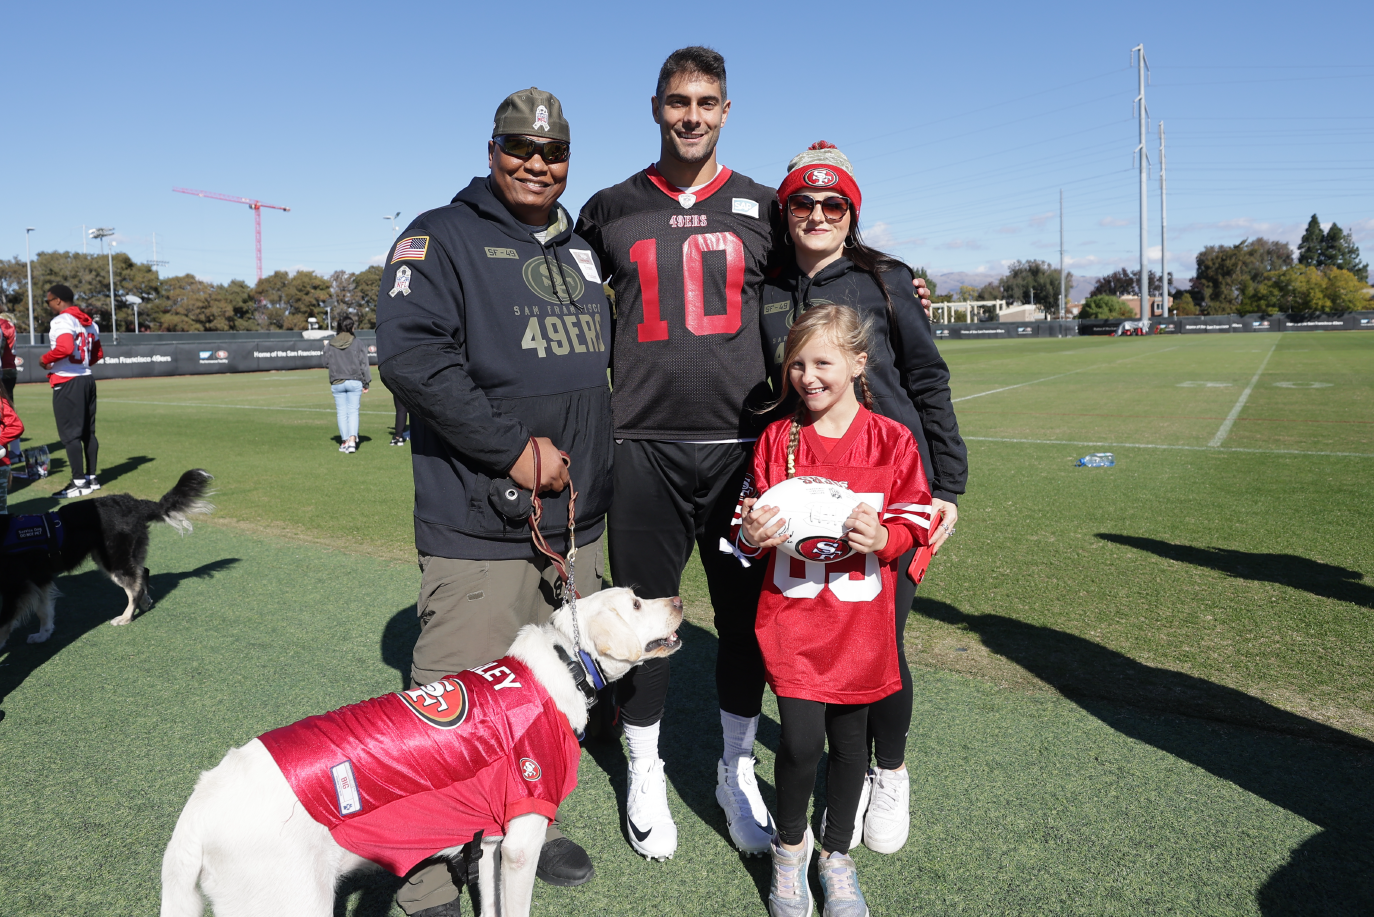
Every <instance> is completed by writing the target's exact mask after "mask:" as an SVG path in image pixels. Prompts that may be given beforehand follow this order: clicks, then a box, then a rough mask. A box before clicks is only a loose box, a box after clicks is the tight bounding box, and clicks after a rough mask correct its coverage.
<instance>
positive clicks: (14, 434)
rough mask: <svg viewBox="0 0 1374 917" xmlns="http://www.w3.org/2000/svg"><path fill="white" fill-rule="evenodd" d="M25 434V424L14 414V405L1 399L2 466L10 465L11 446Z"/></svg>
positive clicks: (0, 454) (0, 435)
mask: <svg viewBox="0 0 1374 917" xmlns="http://www.w3.org/2000/svg"><path fill="white" fill-rule="evenodd" d="M23 432H24V422H23V421H22V420H20V419H19V415H18V414H16V413H15V412H14V405H12V404H10V403H9V401H7V400H6V399H4V398H0V450H2V451H0V465H8V464H9V463H10V450H9V448H8V447H9V444H10V443H12V442H14V441H15V440H16V439H18V438H19V437H20V436H21V435H22V434H23Z"/></svg>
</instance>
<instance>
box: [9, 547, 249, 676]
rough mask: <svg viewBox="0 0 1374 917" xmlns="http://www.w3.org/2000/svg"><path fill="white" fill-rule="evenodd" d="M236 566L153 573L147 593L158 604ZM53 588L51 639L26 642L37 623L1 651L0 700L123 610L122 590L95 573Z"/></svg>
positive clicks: (228, 561) (226, 563)
mask: <svg viewBox="0 0 1374 917" xmlns="http://www.w3.org/2000/svg"><path fill="white" fill-rule="evenodd" d="M238 562H239V558H237V557H226V558H222V559H220V560H215V561H211V562H210V563H208V564H201V565H200V566H199V567H197V568H196V569H194V570H187V571H185V572H182V573H156V574H153V575H152V576H150V577H149V578H148V589H149V591H150V592H151V593H152V595H153V599H154V601H155V602H161V601H162V600H163V599H165V598H167V596H169V595H171V594H172V593H173V592H175V591H176V588H177V586H179V585H181V583H182V582H184V581H185V580H188V579H210V578H211V577H213V576H214V575H215V574H216V573H219V572H220V571H221V570H227V569H228V568H229V567H232V566H233V565H234V564H236V563H238ZM57 587H58V589H60V590H61V592H62V594H61V595H60V596H59V597H58V599H57V613H56V627H55V628H54V630H53V634H52V636H51V637H49V638H48V639H47V640H46V641H45V642H43V643H29V642H27V641H28V635H29V634H31V633H33V632H35V631H37V630H38V622H37V621H30V622H29V623H28V624H25V625H23V626H22V627H16V628H15V629H14V631H13V632H12V633H11V634H10V639H9V642H8V643H6V644H5V649H4V650H3V652H4V653H5V654H6V655H5V661H4V663H3V664H0V701H3V700H4V699H5V698H6V697H8V696H9V694H10V692H11V691H13V690H14V689H15V688H17V687H19V686H20V685H21V684H23V683H24V680H25V679H27V678H28V677H29V676H30V675H31V674H33V673H34V672H36V671H37V670H38V669H39V668H40V667H42V666H43V664H44V663H46V662H47V661H48V660H49V659H52V658H53V657H54V656H56V655H57V654H58V653H60V652H62V651H63V650H64V649H66V648H67V647H68V646H70V645H72V644H73V643H75V642H76V641H77V640H79V639H81V637H82V636H84V635H85V634H86V633H88V632H89V631H92V630H95V629H96V628H97V627H99V626H100V625H102V624H106V623H107V622H108V621H110V619H111V618H114V617H116V616H117V615H118V614H119V613H120V612H122V611H123V610H124V602H125V597H124V590H123V589H120V588H119V587H118V586H116V585H115V584H114V583H113V582H111V581H110V578H109V577H108V576H106V575H105V574H104V573H102V572H101V571H99V570H87V571H85V572H84V573H77V574H75V575H68V576H62V577H59V578H58V580H57ZM157 609H158V605H157V604H154V605H153V607H152V608H150V609H149V610H148V611H138V610H136V611H135V613H134V620H133V622H131V623H130V624H128V625H126V626H128V627H133V626H136V624H137V622H138V619H139V618H142V617H144V616H145V615H148V614H155V613H156V612H157Z"/></svg>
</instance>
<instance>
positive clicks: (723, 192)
mask: <svg viewBox="0 0 1374 917" xmlns="http://www.w3.org/2000/svg"><path fill="white" fill-rule="evenodd" d="M779 232H780V229H779V216H778V208H777V195H776V192H775V191H774V189H772V188H769V187H766V186H764V185H760V184H759V183H758V182H755V181H753V180H752V179H749V178H746V177H744V176H743V175H739V174H737V173H735V172H731V171H730V170H729V169H725V168H722V169H721V170H720V174H718V175H717V176H716V178H715V179H714V180H713V181H712V182H711V183H710V184H708V185H706V186H705V187H703V188H699V189H697V191H696V192H695V193H691V194H689V193H686V192H684V191H682V190H681V189H679V188H676V187H674V186H673V185H671V184H669V183H668V182H667V181H666V180H665V179H664V178H663V176H661V175H660V174H659V173H658V170H657V169H656V168H654V167H653V166H650V167H649V168H648V169H645V170H644V171H643V172H638V173H636V174H635V175H633V176H631V177H630V178H629V179H627V180H626V181H623V182H621V183H620V184H618V185H615V186H613V187H610V188H607V189H605V190H604V191H600V192H598V193H597V194H596V195H595V196H594V197H593V198H592V199H591V200H590V201H588V202H587V204H586V206H585V207H583V208H582V214H581V216H580V217H579V218H578V221H577V234H578V235H579V236H581V237H582V238H583V239H585V240H586V241H587V242H588V244H590V245H591V246H592V248H593V250H594V251H595V252H596V254H597V257H598V258H599V259H600V261H601V265H602V268H603V270H605V271H606V273H607V274H608V278H607V282H608V283H609V284H610V285H611V288H612V289H613V290H614V291H615V337H614V340H613V343H612V353H611V382H612V386H613V391H612V394H611V410H612V413H613V414H614V417H615V431H616V432H615V435H616V437H618V438H621V439H658V440H685V441H697V442H705V441H712V440H731V439H740V438H752V437H754V436H756V435H757V433H758V430H759V428H760V427H761V426H762V424H761V423H760V422H759V418H758V416H757V415H756V414H755V413H754V411H753V408H754V407H757V406H758V404H759V403H762V402H764V401H765V400H766V399H767V396H768V387H767V382H766V379H767V371H766V369H765V367H764V365H763V357H762V347H761V345H760V343H759V341H760V337H759V291H760V287H761V285H762V283H763V277H764V268H765V266H766V264H767V262H768V257H769V253H770V251H771V250H772V248H773V240H774V238H775V236H776V234H777V233H779Z"/></svg>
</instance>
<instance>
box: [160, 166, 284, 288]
mask: <svg viewBox="0 0 1374 917" xmlns="http://www.w3.org/2000/svg"><path fill="white" fill-rule="evenodd" d="M172 190H173V191H176V192H178V193H180V194H194V195H195V196H196V197H209V198H213V199H215V200H217V201H228V202H229V203H231V204H247V205H248V206H249V207H251V208H252V209H253V243H254V245H255V246H256V247H257V255H258V279H259V280H261V279H262V208H264V207H271V208H272V209H273V210H284V211H286V212H288V213H289V212H290V211H291V208H290V207H278V206H277V205H276V204H264V203H263V202H262V201H255V200H253V199H252V198H248V197H237V196H235V195H232V194H216V193H215V192H214V191H196V190H194V189H192V188H173V189H172Z"/></svg>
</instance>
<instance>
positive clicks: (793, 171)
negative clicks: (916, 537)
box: [760, 141, 968, 853]
mask: <svg viewBox="0 0 1374 917" xmlns="http://www.w3.org/2000/svg"><path fill="white" fill-rule="evenodd" d="M778 200H779V202H780V203H781V204H782V210H783V215H784V218H785V220H786V222H787V230H788V231H787V236H786V238H785V240H784V241H785V242H786V243H787V244H788V245H790V246H791V250H792V253H793V257H792V258H790V259H785V260H786V263H784V264H783V265H782V266H781V271H780V272H779V273H778V275H777V276H775V277H772V278H770V279H769V280H768V281H766V282H765V284H764V288H763V296H762V299H761V303H762V306H761V308H760V315H761V318H760V321H761V323H762V326H763V344H764V358H765V360H766V361H767V363H768V367H769V376H770V378H772V379H773V380H774V386H775V390H777V391H781V390H782V389H781V388H780V386H781V385H782V384H783V380H782V374H783V372H784V370H783V367H782V366H781V363H782V353H783V345H784V342H785V341H786V339H787V331H788V329H789V328H791V327H792V323H793V322H794V321H795V320H796V319H797V317H798V316H800V315H801V314H802V313H803V312H805V311H806V310H807V309H809V308H810V307H811V306H813V305H821V304H823V303H841V304H844V305H847V306H852V307H853V308H855V309H858V310H859V312H860V314H861V315H863V316H864V317H865V318H867V319H869V320H870V321H871V322H872V340H873V345H872V346H873V349H872V351H871V352H870V353H869V354H868V372H867V376H868V383H869V388H870V390H871V391H872V394H873V397H874V400H875V405H874V411H875V412H877V413H879V414H882V415H884V416H886V417H891V418H893V419H894V420H898V421H901V422H902V423H903V424H905V425H906V426H907V427H908V428H909V429H910V430H911V432H912V435H913V436H915V438H916V442H917V444H918V445H919V446H920V450H921V461H922V463H923V464H924V465H925V470H926V476H927V477H928V478H929V480H930V489H931V493H932V494H933V496H934V500H933V508H934V509H935V510H937V511H942V512H943V513H944V519H943V522H942V523H941V524H940V526H939V528H938V529H937V530H936V531H934V532H932V533H931V543H932V545H934V546H935V547H936V549H937V550H938V548H939V546H940V545H941V544H943V543H944V541H945V539H947V538H948V537H949V536H950V535H952V534H954V524H955V521H956V520H957V519H958V517H959V508H958V506H957V500H958V495H959V494H961V493H963V492H964V484H965V481H966V480H967V478H968V453H967V450H966V449H965V448H964V441H963V439H962V438H961V437H960V436H959V424H958V421H956V419H955V417H954V406H953V404H952V403H951V400H950V392H949V367H947V366H946V365H945V361H944V359H943V358H941V356H940V352H939V350H938V349H936V346H935V337H934V335H933V334H932V333H931V330H930V321H929V319H927V318H926V315H925V313H924V312H923V311H922V310H921V305H920V302H919V301H918V300H917V299H916V295H915V293H914V292H913V289H912V270H911V268H909V267H907V266H906V265H905V264H903V263H902V262H900V261H898V260H897V259H895V258H892V257H890V256H888V255H885V254H883V253H882V252H879V251H876V250H874V249H872V248H869V247H868V246H866V245H864V244H863V241H862V239H861V238H860V236H859V228H858V215H859V205H860V203H861V202H862V195H861V194H860V192H859V186H858V184H857V183H856V182H855V181H854V171H853V168H852V167H851V166H850V163H849V160H848V159H847V158H846V157H845V155H844V154H843V153H841V152H840V151H839V150H838V149H836V148H835V147H834V145H833V144H829V143H826V142H824V141H821V142H820V143H816V144H813V145H812V146H811V148H810V149H808V150H806V151H805V152H803V153H802V154H801V155H799V156H797V157H796V158H795V159H793V160H792V161H791V162H790V163H789V164H788V167H787V178H786V179H785V180H784V181H783V183H782V187H781V188H779V189H778ZM912 550H913V553H914V551H915V549H914V548H913V549H912ZM910 561H911V558H910V556H909V555H908V556H906V557H903V558H902V560H901V562H900V566H899V569H903V570H905V569H906V567H907V565H908V564H909V563H910ZM915 595H916V584H915V583H913V582H912V581H911V579H910V578H909V577H906V576H903V577H901V578H900V579H899V580H898V588H897V595H896V605H897V647H898V653H899V654H900V655H901V660H900V663H901V664H900V670H901V674H902V690H901V691H899V692H898V693H896V694H893V695H891V696H890V697H887V698H884V699H883V700H881V701H879V702H878V703H876V704H873V705H871V707H870V709H869V737H870V740H871V743H872V746H873V754H874V759H875V764H876V766H875V767H874V768H872V769H870V771H869V779H868V783H867V785H866V787H865V791H864V797H863V798H862V799H861V801H860V806H859V820H858V821H856V824H855V826H854V830H855V837H854V845H856V846H857V844H858V843H859V841H860V837H861V833H862V841H863V843H864V844H865V845H866V846H867V847H869V848H870V849H873V850H876V851H878V852H880V853H894V852H896V851H897V850H899V849H901V847H902V845H903V844H905V843H906V840H907V834H908V832H909V830H910V815H909V799H910V781H909V778H908V777H907V772H906V763H905V758H906V734H907V731H908V730H909V729H910V726H911V705H912V699H911V670H910V668H909V667H908V665H907V662H906V656H905V652H904V651H903V649H902V645H903V632H904V630H905V628H906V617H907V614H908V613H909V612H910V610H911V603H912V600H913V599H914V598H915ZM865 810H867V811H865Z"/></svg>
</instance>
